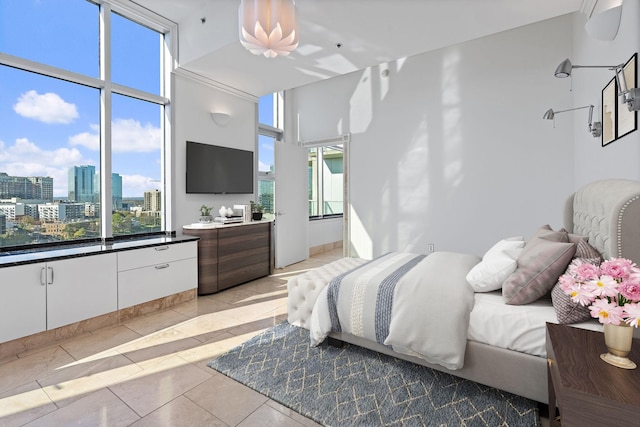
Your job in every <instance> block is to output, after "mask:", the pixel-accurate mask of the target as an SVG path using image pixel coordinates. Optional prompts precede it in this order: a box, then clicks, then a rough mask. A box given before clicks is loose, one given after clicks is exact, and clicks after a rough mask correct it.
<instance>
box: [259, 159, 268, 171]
mask: <svg viewBox="0 0 640 427" xmlns="http://www.w3.org/2000/svg"><path fill="white" fill-rule="evenodd" d="M258 170H259V171H260V172H270V171H271V165H268V164H266V163H264V162H261V161H259V160H258Z"/></svg>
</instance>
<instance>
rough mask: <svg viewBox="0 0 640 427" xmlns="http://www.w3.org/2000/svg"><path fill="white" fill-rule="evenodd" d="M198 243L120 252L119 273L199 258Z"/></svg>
mask: <svg viewBox="0 0 640 427" xmlns="http://www.w3.org/2000/svg"><path fill="white" fill-rule="evenodd" d="M197 257H198V244H197V242H187V243H179V244H173V245H162V246H153V247H150V248H142V249H134V250H129V251H122V252H118V271H126V270H131V269H134V268H140V267H147V266H154V265H157V264H166V263H168V262H172V261H178V260H181V259H189V258H197Z"/></svg>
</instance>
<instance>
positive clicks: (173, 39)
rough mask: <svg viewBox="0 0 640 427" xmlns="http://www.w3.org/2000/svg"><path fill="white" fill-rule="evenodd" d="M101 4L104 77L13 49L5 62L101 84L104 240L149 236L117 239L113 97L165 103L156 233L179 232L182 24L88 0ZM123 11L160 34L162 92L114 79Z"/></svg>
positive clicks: (0, 61)
mask: <svg viewBox="0 0 640 427" xmlns="http://www.w3.org/2000/svg"><path fill="white" fill-rule="evenodd" d="M86 1H88V2H90V3H93V4H96V5H97V7H98V15H99V26H98V31H99V36H98V41H99V43H100V48H99V56H100V57H99V62H100V72H99V78H95V77H91V76H88V75H83V74H79V73H76V72H73V71H68V70H65V69H61V68H57V67H55V66H51V65H48V64H43V63H39V62H36V61H32V60H29V59H26V58H21V57H17V56H14V55H10V54H7V53H3V52H0V65H5V66H9V67H12V68H15V69H18V70H22V71H25V72H32V73H36V74H40V75H43V76H46V77H51V78H55V79H59V80H64V81H68V82H71V83H76V84H79V85H83V86H87V87H90V88H95V89H98V91H99V92H100V94H99V98H100V139H101V143H100V236H101V237H100V239H99V240H102V241H112V240H115V239H120V238H123V239H130V238H132V237H133V238H135V237H143V236H144V234H131V235H124V236H118V237H116V238H115V239H114V236H113V228H112V221H111V219H110V218H111V212H112V191H111V190H112V189H111V175H112V172H113V171H112V168H111V162H112V159H111V124H112V120H111V99H112V98H111V96H112V94H119V95H123V96H128V97H131V98H135V99H139V100H142V101H146V102H150V103H153V104H156V105H159V106H160V107H161V110H162V118H161V120H160V127H161V132H162V136H163V145H162V147H161V149H160V151H161V181H162V182H163V185H162V193H163V195H162V212H163V215H162V223H161V230H162V231H160V232H159V233H152V234H168V233H171V234H173V233H175V231H171V230H173V228H174V227H173V216H174V215H173V206H172V205H171V203H170V201H171V200H173V194H172V189H173V187H174V185H173V184H174V183H173V182H172V179H171V177H172V175H173V174H172V173H171V165H172V164H173V162H172V149H171V147H172V145H173V143H172V138H171V133H172V132H171V123H172V109H171V102H170V98H169V95H170V94H171V93H172V87H171V79H170V78H169V76H170V75H171V72H173V71H174V70H175V68H176V63H177V61H176V59H175V58H177V55H176V53H177V46H178V43H177V24H175V23H173V22H171V21H169V20H167V19H165V18H162V17H160V16H158V15H155V14H153V13H152V12H150V11H148V10H146V9H144V8H142V7H140V6H138V5H135V4H130V3H124V2H122V1H121V0H96V1H94V0H86ZM112 12H113V13H117V14H118V15H121V16H122V17H124V18H126V19H129V20H131V21H133V22H135V23H137V24H139V25H142V26H145V27H147V28H149V29H151V30H153V31H156V32H158V33H159V35H160V63H159V64H158V66H159V67H160V82H161V87H160V95H155V94H152V93H148V92H144V91H141V90H138V89H135V88H132V87H128V86H125V85H121V84H117V83H113V82H111V75H110V69H111V34H110V31H111V25H110V20H111V13H112ZM91 241H96V239H95V238H91V239H78V240H71V241H62V242H55V243H48V244H31V245H26V248H30V249H31V248H34V249H35V248H39V247H46V246H58V245H69V244H83V243H87V242H91ZM24 248H25V247H23V246H20V247H18V246H11V247H4V248H0V252H3V251H12V250H19V249H24Z"/></svg>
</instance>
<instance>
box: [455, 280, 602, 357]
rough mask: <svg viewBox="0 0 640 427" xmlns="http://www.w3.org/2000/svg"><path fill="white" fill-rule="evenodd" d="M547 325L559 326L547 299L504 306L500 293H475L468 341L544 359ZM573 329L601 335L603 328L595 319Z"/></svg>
mask: <svg viewBox="0 0 640 427" xmlns="http://www.w3.org/2000/svg"><path fill="white" fill-rule="evenodd" d="M546 322H550V323H558V318H557V317H556V312H555V310H554V308H553V306H552V305H551V300H550V299H545V298H543V299H541V300H538V301H535V302H533V303H530V304H526V305H508V304H505V303H504V302H503V299H502V292H501V291H500V290H498V291H494V292H486V293H476V294H475V295H474V306H473V310H471V316H470V320H469V330H468V333H467V339H468V340H470V341H478V342H481V343H485V344H489V345H491V346H495V347H501V348H506V349H509V350H515V351H519V352H522V353H527V354H531V355H534V356H540V357H546V356H547V352H546V349H545V340H546ZM572 326H576V327H579V328H584V329H591V330H594V331H602V325H601V324H600V323H598V321H597V320H596V319H593V320H589V321H587V322H583V323H576V324H575V325H572Z"/></svg>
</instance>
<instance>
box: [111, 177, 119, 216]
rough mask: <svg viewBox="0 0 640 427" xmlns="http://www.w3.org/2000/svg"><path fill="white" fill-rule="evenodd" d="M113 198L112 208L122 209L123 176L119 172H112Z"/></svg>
mask: <svg viewBox="0 0 640 427" xmlns="http://www.w3.org/2000/svg"><path fill="white" fill-rule="evenodd" d="M111 200H112V209H113V210H120V209H122V176H120V174H117V173H112V174H111Z"/></svg>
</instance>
